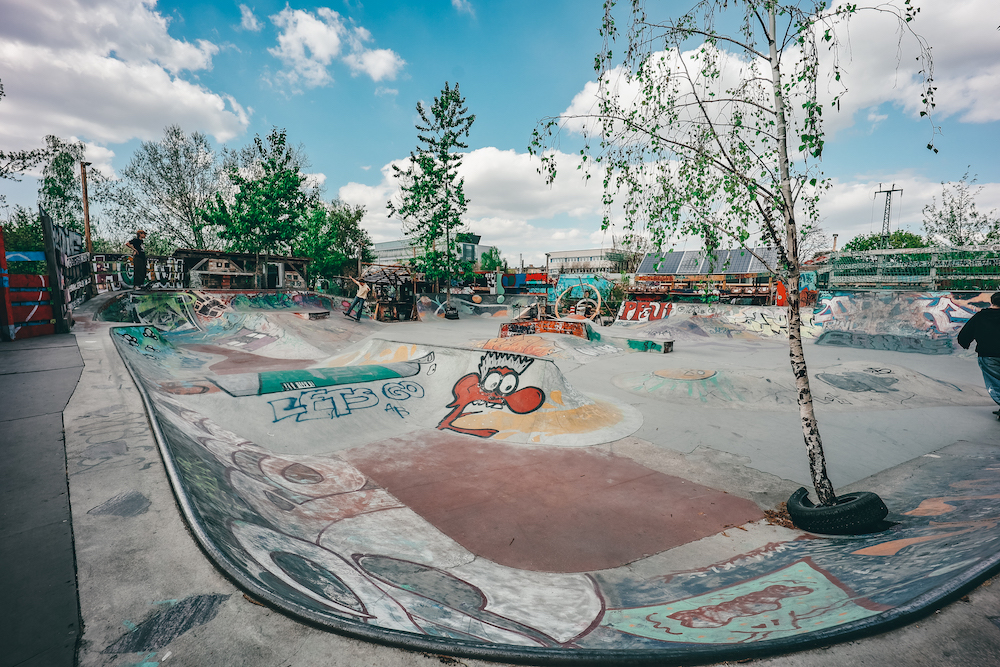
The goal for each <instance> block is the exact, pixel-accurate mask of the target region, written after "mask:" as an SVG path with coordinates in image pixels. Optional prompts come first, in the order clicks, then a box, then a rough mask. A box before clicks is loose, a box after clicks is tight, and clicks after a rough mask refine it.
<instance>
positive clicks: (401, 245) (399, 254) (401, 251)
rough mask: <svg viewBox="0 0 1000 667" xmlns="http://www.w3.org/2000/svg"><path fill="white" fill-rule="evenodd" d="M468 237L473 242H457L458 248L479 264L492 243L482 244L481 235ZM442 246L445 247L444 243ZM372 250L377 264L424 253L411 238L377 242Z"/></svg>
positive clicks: (463, 255) (403, 260)
mask: <svg viewBox="0 0 1000 667" xmlns="http://www.w3.org/2000/svg"><path fill="white" fill-rule="evenodd" d="M467 238H469V239H470V240H471V241H472V243H456V246H457V248H456V250H457V252H458V254H459V255H460V256H461V257H462V259H463V260H466V261H469V262H472V263H473V264H477V263H478V262H479V260H480V258H482V256H483V255H484V254H486V253H488V252H489V251H491V250H492V249H493V246H491V245H482V244H480V243H479V240H480V238H481V237H479V236H477V235H475V234H470V235H469V236H468V237H467ZM441 247H442V248H443V247H444V243H442V244H441ZM372 251H373V252H374V253H375V263H376V264H405V263H406V262H407V260H410V259H413V258H415V257H417V256H419V255H420V254H422V252H421V250H420V248H418V247H416V246H414V245H412V244H411V242H410V239H399V240H398V241H386V242H385V243H376V244H375V245H374V247H373V248H372Z"/></svg>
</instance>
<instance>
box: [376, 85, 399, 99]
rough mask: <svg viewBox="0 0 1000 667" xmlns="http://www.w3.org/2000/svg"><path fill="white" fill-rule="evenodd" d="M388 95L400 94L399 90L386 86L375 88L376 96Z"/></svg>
mask: <svg viewBox="0 0 1000 667" xmlns="http://www.w3.org/2000/svg"><path fill="white" fill-rule="evenodd" d="M386 95H399V90H398V89H396V88H386V87H385V86H379V87H378V88H376V89H375V96H376V97H385V96H386Z"/></svg>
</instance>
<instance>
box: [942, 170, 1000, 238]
mask: <svg viewBox="0 0 1000 667" xmlns="http://www.w3.org/2000/svg"><path fill="white" fill-rule="evenodd" d="M975 185H976V177H975V176H973V177H972V179H971V180H970V179H969V172H968V171H966V172H965V173H964V174H963V175H962V178H961V179H960V180H959V181H958V182H955V183H942V184H941V204H940V206H939V205H938V201H937V197H934V198H933V199H932V200H931V203H930V204H928V205H927V206H925V207H924V232H925V233H926V234H927V240H928V241H930V242H931V243H932V244H933V243H938V244H939V243H947V244H949V245H954V246H964V245H977V244H982V243H1000V217H998V216H997V212H996V210H995V209H994V210H991V211H986V212H984V211H980V210H979V209H977V208H976V197H977V196H978V195H979V193H980V192H982V190H983V187H982V186H979V187H978V188H977V187H975Z"/></svg>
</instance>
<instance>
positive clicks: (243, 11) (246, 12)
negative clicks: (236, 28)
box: [240, 5, 264, 32]
mask: <svg viewBox="0 0 1000 667" xmlns="http://www.w3.org/2000/svg"><path fill="white" fill-rule="evenodd" d="M240 27H241V28H243V29H244V30H249V31H250V32H260V31H261V30H263V29H264V24H263V23H261V22H260V21H259V20H257V17H256V16H254V14H253V10H252V9H250V8H249V7H247V6H246V5H240Z"/></svg>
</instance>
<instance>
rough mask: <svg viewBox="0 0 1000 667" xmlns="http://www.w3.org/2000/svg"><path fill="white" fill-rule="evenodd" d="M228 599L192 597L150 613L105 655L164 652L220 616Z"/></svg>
mask: <svg viewBox="0 0 1000 667" xmlns="http://www.w3.org/2000/svg"><path fill="white" fill-rule="evenodd" d="M228 599H229V596H228V595H192V596H191V597H187V598H184V599H183V600H181V601H180V602H177V603H176V604H173V605H171V606H170V607H168V608H167V609H164V610H162V611H154V612H152V613H150V614H149V615H148V616H147V617H146V618H145V619H144V620H143V621H142V622H141V623H139V624H138V625H136V626H135V628H134V629H132V630H130V631H129V632H127V633H125V634H124V635H122V636H121V637H119V638H118V639H117V640H115V641H114V642H113V643H112V644H111V645H109V646H108V647H107V648H106V649H104V651H103V653H140V652H142V651H157V650H159V649H162V648H164V647H166V646H168V645H169V644H170V642H172V641H173V640H175V639H177V638H178V637H180V636H181V635H182V634H184V633H185V632H187V631H188V630H190V629H192V628H196V627H198V626H199V625H204V624H206V623H208V622H209V621H211V620H212V619H214V618H215V616H216V614H218V613H219V606H220V605H222V603H223V602H225V601H226V600H228Z"/></svg>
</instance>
